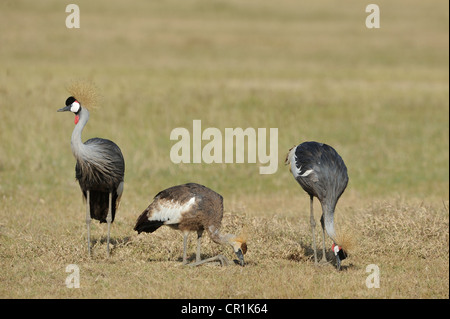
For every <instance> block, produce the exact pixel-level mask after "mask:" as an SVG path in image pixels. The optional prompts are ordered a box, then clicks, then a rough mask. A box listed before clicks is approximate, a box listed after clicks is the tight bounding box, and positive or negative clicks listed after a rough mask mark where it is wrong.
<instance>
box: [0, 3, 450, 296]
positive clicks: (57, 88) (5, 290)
mask: <svg viewBox="0 0 450 319" xmlns="http://www.w3.org/2000/svg"><path fill="white" fill-rule="evenodd" d="M77 4H78V5H79V7H80V10H81V28H80V29H67V28H66V27H65V19H66V17H67V15H68V14H67V13H65V6H66V4H64V3H61V2H60V1H46V2H44V3H41V2H35V1H3V2H2V3H1V4H0V29H1V30H2V32H1V33H0V65H1V68H0V74H1V76H0V110H1V113H0V114H1V124H0V265H1V269H2V272H0V297H3V298H17V297H22V298H55V297H56V298H58V297H62V298H65V297H82V298H85V297H91V298H92V297H94V298H98V297H119V298H123V297H138V298H139V297H144V298H191V297H195V298H341V297H344V298H448V297H449V295H448V291H449V286H448V279H449V264H448V258H449V253H448V247H449V239H448V238H449V232H448V226H449V211H448V205H449V177H448V176H449V137H448V136H449V120H448V119H449V94H448V93H449V91H448V80H449V77H448V76H449V75H448V66H449V54H448V45H449V43H448V42H449V41H448V26H449V24H448V21H449V20H448V2H446V1H437V0H435V1H426V2H423V1H378V2H377V4H378V5H379V6H380V10H381V28H380V29H376V30H375V29H370V30H369V29H367V28H366V27H365V18H366V16H367V15H368V14H367V13H366V12H365V5H366V4H362V3H361V2H360V1H356V0H355V1H345V2H344V3H342V2H341V1H320V3H318V2H314V1H302V3H298V1H287V0H286V1H281V2H277V3H276V4H275V3H273V2H272V1H245V2H244V1H237V0H236V1H234V0H233V1H200V0H196V1H194V0H189V1H182V2H181V1H174V0H173V1H172V0H167V1H162V2H160V1H159V2H155V3H149V2H144V1H127V2H126V3H125V2H124V3H122V2H119V1H97V2H95V3H92V2H88V1H78V2H77ZM74 79H75V80H76V79H87V80H91V81H93V82H95V84H96V85H97V86H98V87H99V91H100V94H102V96H103V98H102V105H101V108H99V109H97V110H95V111H93V112H92V113H91V119H90V120H89V123H88V125H87V126H86V129H85V131H84V132H83V139H88V138H91V137H96V136H99V137H105V138H109V139H112V140H114V141H115V142H116V143H117V144H118V145H119V146H120V147H121V149H122V151H123V153H124V156H125V160H126V172H125V174H126V175H125V181H126V185H125V191H124V195H123V198H122V203H121V208H120V210H119V212H118V214H117V218H116V221H115V223H114V225H113V228H112V236H113V242H114V244H115V245H114V249H113V254H112V257H111V258H110V259H106V251H105V250H106V247H105V243H104V238H105V234H106V229H105V227H103V225H102V226H100V225H98V224H97V223H93V224H94V225H93V229H92V236H93V240H94V241H95V246H94V256H93V257H92V259H88V258H87V257H86V247H85V240H84V238H85V225H84V221H83V220H84V206H83V203H82V201H81V195H80V191H79V187H78V185H77V183H76V182H75V180H74V166H75V160H74V158H73V156H72V154H71V150H70V135H71V131H72V129H73V118H72V116H69V115H68V114H61V113H57V112H56V110H57V109H58V108H60V107H61V106H62V105H63V103H64V101H65V99H66V98H67V95H68V94H67V91H66V89H65V87H66V86H67V85H68V84H69V83H70V82H71V81H72V80H74ZM194 119H200V120H202V127H203V128H206V127H217V128H219V129H220V130H221V131H222V132H224V128H226V127H232V128H234V127H242V128H246V127H253V128H258V127H260V128H270V127H276V128H278V133H279V139H278V158H279V169H278V171H277V173H275V174H273V175H260V174H259V170H258V165H255V164H210V165H207V164H183V165H176V164H173V163H172V162H171V161H170V158H169V152H170V148H171V147H172V145H173V144H174V141H170V139H169V135H170V132H171V130H172V129H174V128H176V127H185V128H187V129H188V130H189V131H191V132H192V120H194ZM305 140H317V141H322V142H326V143H327V144H330V145H332V146H334V147H335V148H336V149H337V150H338V152H339V153H340V154H341V155H342V157H343V158H344V160H345V162H346V164H347V167H348V169H349V176H350V182H349V185H348V188H347V190H346V192H345V193H344V195H343V197H342V198H341V200H340V202H339V205H338V208H337V212H336V222H337V224H338V227H340V228H342V229H343V230H345V231H348V232H349V233H350V234H351V235H352V236H353V237H354V239H355V241H356V242H357V245H355V248H354V251H353V253H352V255H351V256H350V258H349V259H348V260H346V261H345V262H344V271H343V272H341V273H337V272H335V271H334V270H333V268H332V266H326V267H314V265H313V263H312V262H311V238H310V232H309V225H308V215H309V203H308V202H309V199H308V196H307V195H306V194H305V193H304V192H303V191H302V190H301V188H300V186H299V185H297V183H296V182H295V181H294V180H293V178H292V176H290V173H289V172H288V170H287V168H286V167H284V165H283V161H284V157H285V153H286V152H287V150H288V149H289V148H290V147H291V146H293V145H295V144H298V143H300V142H302V141H305ZM189 181H195V182H198V183H201V184H204V185H207V186H209V187H211V188H212V189H214V190H216V191H217V192H219V193H221V194H222V195H223V196H224V198H225V211H226V214H225V216H224V220H223V224H224V229H225V230H226V231H229V232H234V233H238V232H239V231H240V230H241V229H242V228H245V230H246V232H247V234H248V240H249V243H248V244H249V251H248V254H247V256H246V260H247V262H248V265H247V266H246V267H245V268H243V269H241V268H239V267H235V266H229V267H225V268H220V267H214V266H205V267H200V268H197V269H190V268H185V267H181V266H180V257H181V253H182V238H181V236H180V234H178V233H176V232H174V231H172V230H170V229H160V230H158V232H156V233H154V234H152V235H140V236H137V235H136V233H134V232H133V231H132V227H133V226H134V222H135V220H136V218H137V216H138V215H139V214H140V212H141V211H142V210H143V209H144V208H145V207H147V205H148V204H149V203H150V201H151V198H152V197H153V196H154V195H155V194H156V193H157V192H158V191H159V190H161V189H164V188H166V187H169V186H172V185H175V184H180V183H184V182H189ZM315 207H316V212H318V211H319V210H320V207H319V206H318V204H317V203H316V206H315ZM319 217H320V216H319V214H318V213H317V214H316V220H317V221H318V220H319ZM329 244H331V243H329V242H327V246H329ZM194 247H195V240H194V236H192V241H191V243H190V252H192V253H193V252H194V249H195V248H194ZM202 247H203V248H202V249H203V250H202V253H203V256H204V257H208V256H212V255H214V254H217V253H219V252H221V253H223V254H225V255H226V256H228V257H229V258H232V257H233V255H232V252H231V249H229V248H228V247H219V246H218V245H216V244H214V243H211V241H210V240H209V239H208V238H205V239H204V240H203V246H202ZM73 263H74V264H77V265H79V266H80V271H81V288H80V289H68V288H66V286H65V278H66V276H67V273H65V267H66V266H67V265H68V264H73ZM369 264H377V265H379V267H380V271H381V287H380V289H368V288H367V287H366V286H365V280H366V277H367V275H368V273H366V272H365V269H366V266H367V265H369Z"/></svg>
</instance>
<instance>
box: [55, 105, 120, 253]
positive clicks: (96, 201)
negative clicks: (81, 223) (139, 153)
mask: <svg viewBox="0 0 450 319" xmlns="http://www.w3.org/2000/svg"><path fill="white" fill-rule="evenodd" d="M71 98H72V97H71ZM71 98H69V99H67V101H66V107H65V108H62V109H60V110H58V111H69V110H70V111H72V112H73V113H75V116H76V120H75V124H76V125H75V128H74V130H73V132H72V138H71V147H72V153H73V155H74V157H75V159H76V161H77V163H76V166H75V177H76V179H77V181H78V183H79V185H80V188H81V191H82V192H83V197H84V198H85V200H86V225H87V232H88V236H87V237H88V251H89V254H90V253H91V248H90V244H91V241H90V222H91V219H96V220H99V221H100V223H107V224H108V238H107V252H108V256H109V241H110V227H111V223H112V222H113V221H114V218H115V214H116V210H117V208H118V206H119V203H120V198H121V196H122V192H123V181H124V173H125V161H124V158H123V155H122V152H121V151H120V148H119V147H118V146H117V145H116V144H115V143H114V142H112V141H110V140H107V139H102V138H92V139H89V140H87V141H86V142H85V143H83V142H82V140H81V132H82V131H83V128H84V126H85V125H86V123H87V121H88V120H89V111H88V110H87V109H86V108H83V107H81V105H79V104H78V106H79V107H76V108H74V107H71V105H73V103H78V101H76V100H75V99H74V98H72V99H71Z"/></svg>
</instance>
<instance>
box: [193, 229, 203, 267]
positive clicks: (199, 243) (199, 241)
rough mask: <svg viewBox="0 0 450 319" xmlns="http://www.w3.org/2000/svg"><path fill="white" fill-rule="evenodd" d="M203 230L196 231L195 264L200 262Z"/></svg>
mask: <svg viewBox="0 0 450 319" xmlns="http://www.w3.org/2000/svg"><path fill="white" fill-rule="evenodd" d="M202 235H203V230H199V231H197V255H196V256H195V262H197V263H198V262H200V260H201V258H200V245H201V241H202Z"/></svg>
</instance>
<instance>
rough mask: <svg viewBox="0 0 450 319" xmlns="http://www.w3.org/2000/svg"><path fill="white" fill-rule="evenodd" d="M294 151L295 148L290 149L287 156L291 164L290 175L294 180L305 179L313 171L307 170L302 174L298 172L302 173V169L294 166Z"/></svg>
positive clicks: (295, 158)
mask: <svg viewBox="0 0 450 319" xmlns="http://www.w3.org/2000/svg"><path fill="white" fill-rule="evenodd" d="M296 149H297V147H294V148H292V149H291V151H290V152H289V156H288V158H289V163H290V164H291V173H292V175H294V177H295V178H297V177H299V176H300V177H306V176H308V175H309V174H311V173H312V172H314V171H313V170H312V169H309V170H307V171H305V172H304V173H303V174H300V172H301V171H302V167H301V166H300V167H299V168H298V167H297V165H296V163H297V156H296V155H295V150H296Z"/></svg>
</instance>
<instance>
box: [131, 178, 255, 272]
mask: <svg viewBox="0 0 450 319" xmlns="http://www.w3.org/2000/svg"><path fill="white" fill-rule="evenodd" d="M222 217H223V198H222V196H221V195H220V194H218V193H216V192H214V191H213V190H211V189H209V188H208V187H205V186H203V185H200V184H196V183H188V184H183V185H177V186H172V187H170V188H167V189H165V190H163V191H161V192H159V193H158V194H157V195H156V196H155V197H154V199H153V201H152V202H151V203H150V205H149V206H148V207H147V208H146V209H145V210H144V211H143V212H142V213H141V215H140V216H139V217H138V219H137V221H136V226H135V227H134V230H136V231H137V232H138V233H141V232H148V233H152V232H154V231H155V230H157V229H158V228H159V227H161V226H163V225H166V226H169V227H171V228H173V229H177V230H180V231H181V232H182V233H183V264H186V263H187V254H186V249H187V237H188V234H189V232H197V253H196V261H195V262H194V263H192V264H190V265H193V266H197V265H200V264H203V263H205V262H209V261H213V260H219V261H220V262H221V263H222V264H226V263H227V262H226V258H225V257H224V256H222V255H218V256H214V257H211V258H208V259H204V260H202V259H201V258H200V240H201V237H202V234H203V231H205V230H206V232H207V233H208V234H209V237H210V238H211V239H212V241H214V242H215V243H217V244H222V245H223V244H227V245H230V246H231V247H232V248H233V251H234V253H235V254H236V256H237V257H238V259H239V264H240V265H241V266H244V254H245V253H246V252H247V243H246V240H245V237H244V236H243V235H240V236H235V235H233V234H222V233H221V232H220V228H221V224H222Z"/></svg>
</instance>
